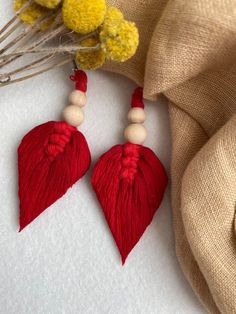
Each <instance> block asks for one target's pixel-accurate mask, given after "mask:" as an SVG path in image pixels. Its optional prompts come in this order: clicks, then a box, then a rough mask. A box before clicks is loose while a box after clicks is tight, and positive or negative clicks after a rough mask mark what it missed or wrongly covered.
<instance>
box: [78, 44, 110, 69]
mask: <svg viewBox="0 0 236 314" xmlns="http://www.w3.org/2000/svg"><path fill="white" fill-rule="evenodd" d="M98 43H99V42H98V40H97V39H96V38H88V39H85V40H83V41H82V42H81V46H83V47H94V46H96V45H97V44H98ZM75 60H76V62H77V63H78V65H79V67H80V68H81V69H84V70H96V69H98V68H100V67H101V66H102V65H103V64H104V62H105V53H104V51H103V50H102V49H99V50H94V51H87V52H85V51H78V52H77V54H76V57H75Z"/></svg>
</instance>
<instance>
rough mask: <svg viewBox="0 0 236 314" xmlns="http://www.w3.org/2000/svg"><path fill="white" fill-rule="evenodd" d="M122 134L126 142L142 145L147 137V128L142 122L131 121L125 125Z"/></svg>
mask: <svg viewBox="0 0 236 314" xmlns="http://www.w3.org/2000/svg"><path fill="white" fill-rule="evenodd" d="M124 136H125V139H126V140H127V141H128V142H130V143H132V144H139V145H142V144H143V143H144V142H145V140H146V138H147V130H146V129H145V127H144V126H143V125H142V124H137V123H133V124H130V125H129V126H127V128H126V129H125V132H124Z"/></svg>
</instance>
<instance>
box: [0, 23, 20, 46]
mask: <svg viewBox="0 0 236 314" xmlns="http://www.w3.org/2000/svg"><path fill="white" fill-rule="evenodd" d="M21 25H23V22H22V21H19V22H17V23H16V24H15V25H13V26H12V28H11V29H10V30H9V31H8V32H7V33H6V34H5V35H3V36H2V37H1V38H0V43H2V42H3V41H4V40H6V39H7V38H8V37H9V36H10V35H11V34H12V33H14V31H15V30H16V29H17V28H18V27H19V26H21Z"/></svg>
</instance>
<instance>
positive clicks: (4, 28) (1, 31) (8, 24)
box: [0, 0, 33, 42]
mask: <svg viewBox="0 0 236 314" xmlns="http://www.w3.org/2000/svg"><path fill="white" fill-rule="evenodd" d="M32 2H33V0H29V1H28V2H27V3H26V4H25V5H23V6H22V8H20V10H18V11H17V12H16V14H15V15H14V17H13V18H12V19H11V20H10V21H9V22H7V24H6V25H4V26H3V27H2V29H1V30H0V35H2V34H3V33H5V31H6V30H7V29H8V28H9V27H10V26H11V25H12V24H13V23H14V22H15V21H16V20H17V18H18V17H19V16H20V15H21V13H23V12H24V11H25V10H26V9H27V8H28V7H29V6H30V5H31V3H32ZM10 34H11V33H9V35H10ZM1 41H2V37H0V42H1Z"/></svg>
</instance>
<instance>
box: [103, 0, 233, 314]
mask: <svg viewBox="0 0 236 314" xmlns="http://www.w3.org/2000/svg"><path fill="white" fill-rule="evenodd" d="M109 2H110V4H115V5H116V6H118V7H120V8H121V9H122V10H123V11H124V12H125V15H126V17H127V18H129V19H131V20H134V21H135V22H136V23H137V25H138V27H139V29H140V34H141V36H140V37H141V38H140V48H139V50H138V53H137V55H136V56H135V57H134V58H133V59H132V60H130V61H129V62H127V63H125V64H123V65H122V66H120V65H118V66H116V65H109V66H108V70H111V71H114V72H118V73H121V74H124V75H125V76H128V77H129V78H131V79H133V80H134V81H136V82H137V83H138V84H142V85H144V91H145V97H146V98H148V99H155V98H156V97H157V96H158V94H160V93H163V94H164V95H165V96H166V97H167V98H168V99H169V111H170V119H171V127H172V139H173V155H172V172H171V177H172V206H173V224H174V229H175V237H176V252H177V256H178V259H179V262H180V265H181V267H182V269H183V271H184V273H185V275H186V277H187V278H188V280H189V282H190V284H191V285H192V287H193V289H194V290H195V292H196V293H197V295H198V296H199V298H200V299H201V301H202V302H203V304H204V305H205V306H206V308H207V309H208V311H209V312H210V313H226V314H234V313H236V228H235V210H236V208H235V204H236V0H169V1H168V0H130V1H127V0H110V1H109Z"/></svg>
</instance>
